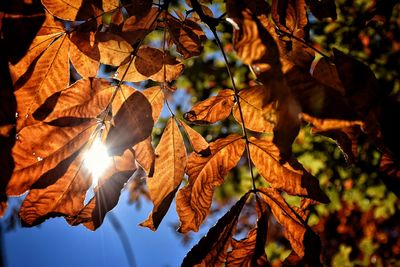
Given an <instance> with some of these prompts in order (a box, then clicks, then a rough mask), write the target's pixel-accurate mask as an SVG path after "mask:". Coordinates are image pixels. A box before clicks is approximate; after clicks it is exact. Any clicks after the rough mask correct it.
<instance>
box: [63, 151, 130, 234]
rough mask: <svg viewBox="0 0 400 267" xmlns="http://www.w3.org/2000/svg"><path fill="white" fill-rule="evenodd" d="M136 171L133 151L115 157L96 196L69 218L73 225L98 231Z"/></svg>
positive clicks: (96, 190) (100, 183) (98, 187)
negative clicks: (81, 225) (82, 225)
mask: <svg viewBox="0 0 400 267" xmlns="http://www.w3.org/2000/svg"><path fill="white" fill-rule="evenodd" d="M135 170H136V165H135V157H134V153H133V151H132V150H130V149H127V150H125V152H124V153H123V154H122V155H121V156H114V157H113V165H112V167H110V168H109V169H108V170H107V171H106V173H105V174H104V175H103V176H102V177H103V178H102V179H101V180H100V181H99V185H98V186H97V187H96V188H95V196H94V197H93V198H92V199H90V201H89V202H88V203H87V204H86V205H85V206H84V207H83V208H82V209H81V210H80V212H79V213H77V214H76V215H75V216H71V217H67V219H68V223H70V224H71V225H77V224H81V223H82V224H84V225H85V226H86V227H87V228H88V229H90V230H96V229H97V228H98V227H99V226H100V225H101V224H102V223H103V220H104V217H105V216H106V214H107V212H109V211H110V210H112V209H113V208H114V207H115V206H116V205H117V203H118V200H119V196H120V194H121V190H122V188H123V187H124V186H125V184H126V183H127V181H128V179H129V178H130V177H131V176H132V174H133V173H134V171H135Z"/></svg>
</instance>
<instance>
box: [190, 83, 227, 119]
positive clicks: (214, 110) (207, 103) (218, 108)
mask: <svg viewBox="0 0 400 267" xmlns="http://www.w3.org/2000/svg"><path fill="white" fill-rule="evenodd" d="M233 101H234V97H233V91H232V90H229V89H225V90H220V91H219V92H218V95H216V96H212V97H210V98H208V99H206V100H204V101H201V102H199V103H197V104H196V105H194V106H193V107H192V109H191V110H190V111H189V112H186V113H185V114H184V118H185V120H187V121H190V122H193V123H196V124H210V123H215V122H217V121H220V120H223V119H226V118H227V117H228V116H229V115H230V114H231V109H232V107H233V104H234V102H233Z"/></svg>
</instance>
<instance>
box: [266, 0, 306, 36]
mask: <svg viewBox="0 0 400 267" xmlns="http://www.w3.org/2000/svg"><path fill="white" fill-rule="evenodd" d="M272 18H273V20H274V22H275V24H276V25H277V26H278V28H279V29H280V30H283V31H286V32H289V33H291V34H293V35H294V36H296V37H299V38H303V37H304V35H305V33H304V28H305V27H306V26H307V24H308V19H307V7H306V3H305V1H304V0H274V1H272Z"/></svg>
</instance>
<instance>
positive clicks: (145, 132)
mask: <svg viewBox="0 0 400 267" xmlns="http://www.w3.org/2000/svg"><path fill="white" fill-rule="evenodd" d="M113 121H114V125H113V126H111V129H110V131H109V133H108V135H107V138H106V144H107V146H108V147H109V148H110V150H109V153H110V155H121V154H122V153H123V151H125V150H126V149H127V148H130V147H132V146H134V145H135V144H137V143H139V142H140V141H143V140H145V139H146V138H147V137H148V136H150V134H151V130H152V129H153V125H154V121H153V118H152V108H151V104H150V103H149V101H148V100H147V98H146V97H145V96H144V95H143V94H142V93H140V92H139V91H135V92H134V93H132V94H131V95H130V96H129V97H128V98H127V99H126V100H125V101H124V102H123V104H122V106H121V107H120V109H119V110H118V112H117V113H116V114H115V116H114V118H113Z"/></svg>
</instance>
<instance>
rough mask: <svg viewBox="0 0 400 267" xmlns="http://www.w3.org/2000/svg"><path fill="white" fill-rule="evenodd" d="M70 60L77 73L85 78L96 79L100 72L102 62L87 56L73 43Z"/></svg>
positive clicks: (70, 49)
mask: <svg viewBox="0 0 400 267" xmlns="http://www.w3.org/2000/svg"><path fill="white" fill-rule="evenodd" d="M69 59H70V60H71V63H72V65H73V66H74V68H75V69H76V71H77V72H78V73H79V75H81V76H82V77H83V78H88V77H95V76H96V75H97V71H98V70H99V66H100V62H99V61H97V60H94V59H92V58H90V57H88V56H86V55H85V54H84V53H83V52H82V51H81V50H79V48H78V47H77V46H76V45H75V44H74V43H72V42H71V44H70V46H69Z"/></svg>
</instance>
